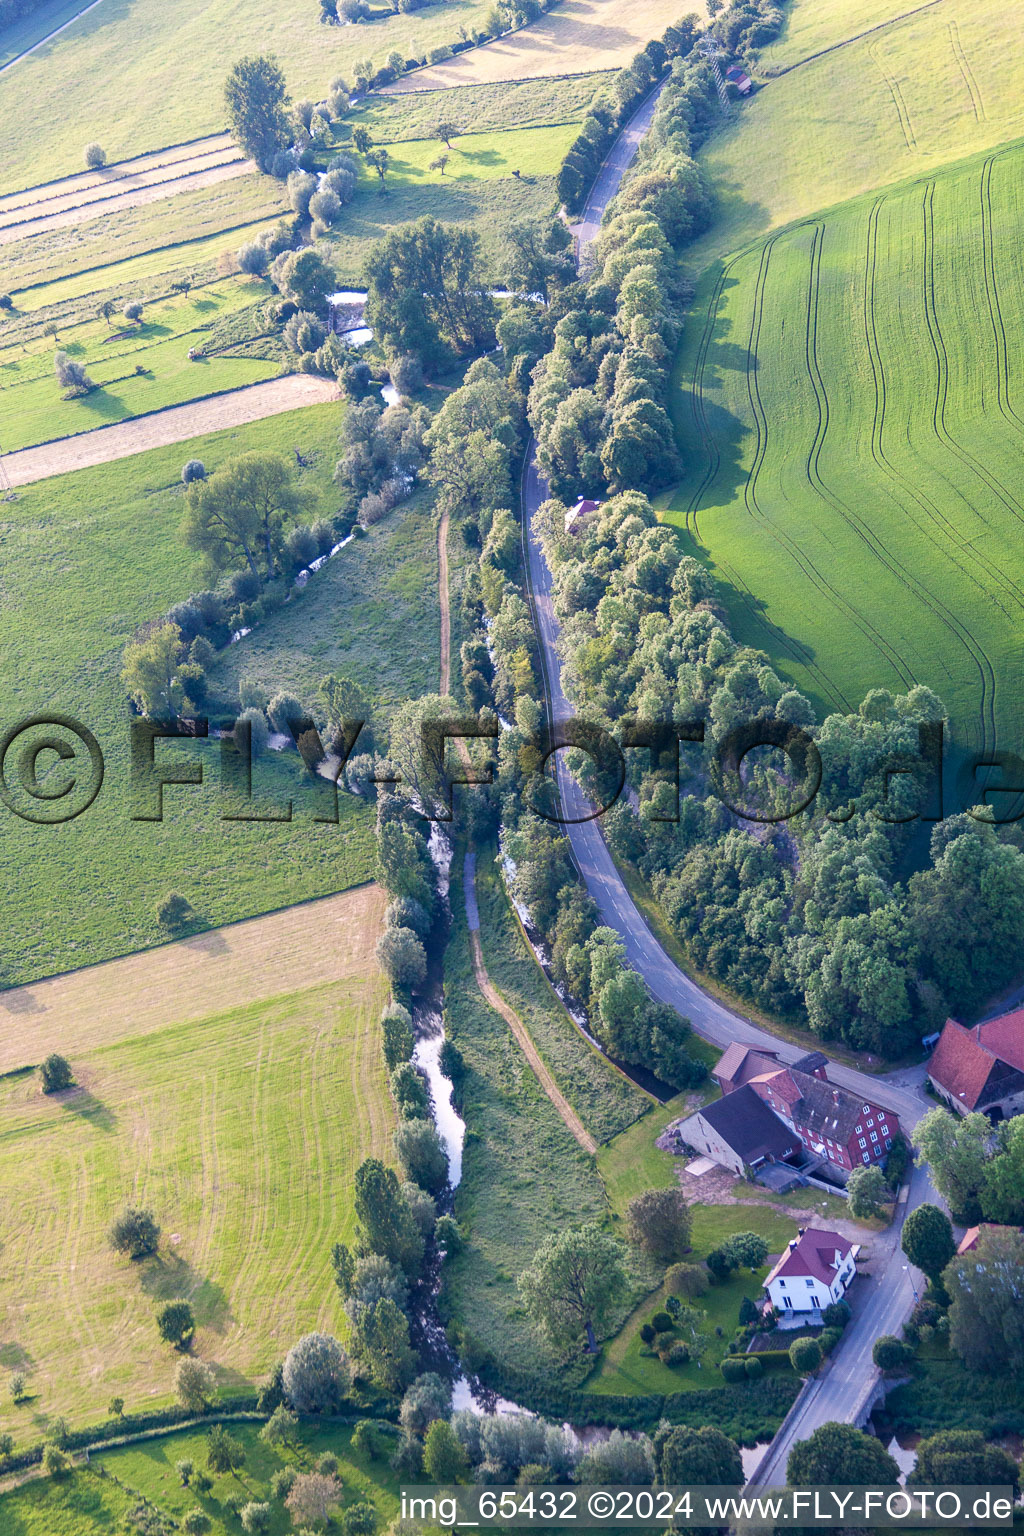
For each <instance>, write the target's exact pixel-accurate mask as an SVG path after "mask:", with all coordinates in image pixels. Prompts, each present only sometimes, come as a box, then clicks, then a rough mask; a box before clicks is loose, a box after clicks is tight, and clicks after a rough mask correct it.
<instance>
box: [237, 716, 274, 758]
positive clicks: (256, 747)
mask: <svg viewBox="0 0 1024 1536" xmlns="http://www.w3.org/2000/svg"><path fill="white" fill-rule="evenodd" d="M240 725H241V726H245V725H248V727H249V748H250V752H251V754H252V756H253V757H259V756H260V754H261V753H263V752H265V751H266V750H267V742H268V740H269V739H270V731H269V728H268V726H267V717H266V715H265V714H264V713H263V711H262V709H243V710H242V713H241V714H240V715H239V717H238V719H237V720H236V721H235V739H236V740H237V739H238V727H239V726H240Z"/></svg>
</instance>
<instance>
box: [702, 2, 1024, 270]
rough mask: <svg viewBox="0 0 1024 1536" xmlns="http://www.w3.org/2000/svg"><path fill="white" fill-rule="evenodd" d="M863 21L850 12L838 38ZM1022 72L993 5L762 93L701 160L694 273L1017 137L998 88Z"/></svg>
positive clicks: (1022, 121) (940, 7) (866, 19)
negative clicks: (806, 220) (702, 221)
mask: <svg viewBox="0 0 1024 1536" xmlns="http://www.w3.org/2000/svg"><path fill="white" fill-rule="evenodd" d="M905 9H907V10H909V9H911V7H910V6H909V5H908V6H906V7H905ZM798 14H799V13H798ZM815 14H819V12H816V13H815ZM824 15H825V19H828V18H831V20H832V21H833V22H834V21H835V18H836V15H837V7H836V6H835V5H832V6H829V7H826V11H825V13H824ZM862 15H863V23H862ZM874 15H875V10H874V5H873V3H872V4H869V5H868V6H866V7H865V8H861V7H860V6H858V9H857V13H856V21H855V22H854V21H851V22H849V24H848V33H855V32H859V31H861V30H863V26H870V25H871V24H872V17H873V16H874ZM1022 66H1024V32H1022V31H1021V29H1020V28H1019V27H1013V26H1010V25H1008V24H1007V13H1006V8H1005V6H1004V5H1003V4H1001V3H1000V0H977V3H976V4H974V5H972V6H971V7H970V9H969V10H964V9H957V7H956V6H955V5H954V4H953V0H939V3H938V4H936V5H933V6H932V7H931V8H930V9H929V10H926V11H923V12H922V13H921V14H920V15H917V16H912V17H910V18H909V19H908V20H906V21H900V22H896V23H894V24H893V25H892V26H890V27H886V28H884V29H883V30H882V31H878V32H874V33H872V34H871V36H869V37H866V38H864V39H862V40H861V41H860V42H855V43H850V44H849V45H848V46H847V47H844V48H839V49H836V50H835V51H834V52H832V53H828V54H826V55H825V56H824V57H823V58H820V59H817V60H815V61H813V62H812V63H808V64H805V65H802V66H801V67H800V68H799V69H795V70H792V71H791V72H790V73H788V74H785V75H782V76H781V77H780V78H778V79H775V80H771V81H769V82H768V84H766V85H765V86H764V88H763V89H761V90H759V91H758V92H757V93H756V95H755V96H753V97H752V98H751V100H750V101H748V102H747V103H746V104H745V105H744V106H743V108H742V110H740V111H739V112H737V113H736V114H734V117H733V120H732V122H731V123H730V124H728V125H726V126H725V127H723V128H722V129H720V130H719V131H718V132H717V133H715V135H714V136H713V137H712V138H711V139H710V140H709V142H708V144H707V145H706V146H705V148H704V150H703V151H702V153H701V156H700V159H701V163H702V165H703V166H704V169H705V171H706V173H707V174H708V176H709V177H710V179H711V181H712V183H713V185H714V187H715V190H716V195H717V201H718V210H717V215H716V218H715V222H714V225H713V226H712V228H711V230H710V231H709V232H708V234H707V235H705V236H704V237H703V238H702V239H701V240H700V241H698V242H696V244H694V245H693V246H692V247H691V248H690V249H689V250H688V251H687V254H686V259H687V263H688V264H691V265H692V270H693V271H695V272H698V271H700V270H701V268H702V267H703V266H705V265H706V264H707V263H708V262H709V261H710V260H712V259H713V258H714V257H716V256H720V255H725V254H727V253H730V252H732V251H735V250H737V249H738V248H739V247H740V246H742V245H743V244H745V243H746V242H747V241H748V240H751V239H752V238H753V237H754V236H756V235H759V234H761V233H762V232H766V231H768V230H770V229H774V228H777V227H778V226H780V225H784V224H787V223H789V222H790V221H791V220H793V219H798V218H803V217H804V216H806V215H807V214H810V213H816V212H818V211H819V210H820V209H823V208H827V207H829V206H830V205H831V204H833V203H840V202H844V201H846V200H847V199H849V198H852V197H856V196H857V195H858V194H859V193H862V192H868V191H873V190H874V189H876V188H880V187H883V186H886V185H888V184H890V183H894V182H899V181H902V180H904V179H905V178H906V177H909V176H914V175H918V174H921V173H924V172H928V173H931V172H933V171H936V170H937V169H938V168H939V167H940V166H943V165H948V164H950V163H951V162H953V161H956V160H959V159H961V158H963V157H964V156H967V155H970V154H973V153H974V152H975V151H976V150H982V149H988V148H990V147H994V146H995V145H998V144H1003V143H1005V142H1007V141H1008V140H1010V139H1013V138H1015V137H1018V136H1019V135H1021V134H1024V99H1022V98H1021V95H1020V92H1018V91H1013V90H1007V88H1006V80H1007V76H1008V74H1010V75H1012V74H1014V73H1015V72H1018V71H1019V70H1020V69H1021V67H1022ZM766 145H771V146H772V147H773V152H772V153H770V154H766V153H765V148H766Z"/></svg>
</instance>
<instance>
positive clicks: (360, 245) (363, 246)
mask: <svg viewBox="0 0 1024 1536" xmlns="http://www.w3.org/2000/svg"><path fill="white" fill-rule="evenodd" d="M456 142H458V141H456ZM435 154H436V149H435ZM433 158H434V155H431V156H430V159H433ZM456 158H457V156H455V155H453V156H452V160H453V161H454V160H456ZM431 175H432V176H434V175H435V173H433V172H432V173H431ZM555 200H556V199H555V180H554V177H553V176H533V177H524V178H523V180H522V181H517V180H516V179H515V178H514V177H512V176H505V177H501V178H498V179H495V180H490V181H489V180H470V179H468V178H467V179H465V180H460V181H455V180H454V178H452V177H450V176H447V175H446V176H445V178H444V185H443V186H442V185H441V178H440V176H437V178H436V181H430V182H419V183H418V184H415V185H411V186H400V185H396V186H394V187H393V188H389V190H388V192H387V194H386V195H385V196H383V197H381V196H379V195H378V193H377V192H376V191H375V190H373V189H372V188H371V187H370V186H369V185H366V186H363V185H360V187H359V188H358V189H357V191H356V195H355V197H354V198H353V199H352V202H351V203H349V205H348V207H347V208H346V209H345V210H344V212H343V214H342V216H341V218H340V219H339V221H338V224H337V225H336V227H335V228H334V229H332V230H331V232H330V234H329V235H327V236H326V237H325V239H324V240H323V241H322V242H321V244H322V246H323V249H324V251H325V254H326V255H327V258H328V260H329V261H330V262H331V263H332V265H333V267H334V269H335V271H336V273H337V274H338V282H339V284H340V285H341V286H345V285H348V284H351V285H353V286H356V285H358V284H361V283H363V282H364V280H365V278H366V263H367V260H368V258H369V255H370V252H371V251H372V250H373V247H374V245H375V244H376V242H377V241H378V240H380V239H382V238H383V237H384V235H386V234H387V233H388V231H389V230H391V229H394V228H395V227H396V225H399V224H406V223H409V222H411V221H412V220H415V219H422V218H424V217H425V216H428V215H429V217H431V218H434V219H443V220H444V221H445V223H450V224H456V223H457V224H470V225H471V226H472V227H473V229H474V230H475V231H476V232H477V234H479V236H480V240H481V245H482V249H483V258H484V264H485V270H486V272H487V275H488V277H489V278H490V279H491V280H492V281H494V282H499V281H500V280H501V279H502V278H503V277H504V270H503V254H502V253H503V248H504V245H505V241H506V239H507V236H508V231H509V229H510V228H511V227H512V226H513V225H514V224H518V223H521V222H522V221H523V220H525V219H540V218H543V217H544V216H545V215H547V214H550V213H551V212H552V210H553V209H554V206H555Z"/></svg>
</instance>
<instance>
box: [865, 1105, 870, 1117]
mask: <svg viewBox="0 0 1024 1536" xmlns="http://www.w3.org/2000/svg"><path fill="white" fill-rule="evenodd" d="M863 1113H864V1114H865V1115H870V1113H871V1105H870V1104H865V1105H864V1109H863Z"/></svg>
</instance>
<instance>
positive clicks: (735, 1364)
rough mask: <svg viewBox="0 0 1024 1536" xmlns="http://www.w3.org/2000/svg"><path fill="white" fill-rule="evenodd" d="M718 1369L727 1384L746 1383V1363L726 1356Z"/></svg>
mask: <svg viewBox="0 0 1024 1536" xmlns="http://www.w3.org/2000/svg"><path fill="white" fill-rule="evenodd" d="M719 1369H720V1370H721V1372H722V1375H723V1376H724V1377H725V1379H726V1381H728V1382H739V1381H746V1379H747V1367H746V1362H745V1361H743V1360H738V1359H737V1358H736V1356H735V1355H726V1357H725V1359H724V1360H723V1361H722V1363H721V1365H720V1367H719Z"/></svg>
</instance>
